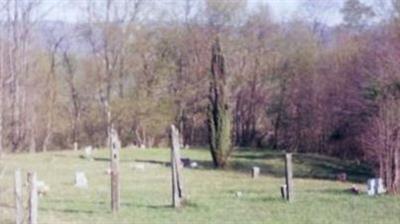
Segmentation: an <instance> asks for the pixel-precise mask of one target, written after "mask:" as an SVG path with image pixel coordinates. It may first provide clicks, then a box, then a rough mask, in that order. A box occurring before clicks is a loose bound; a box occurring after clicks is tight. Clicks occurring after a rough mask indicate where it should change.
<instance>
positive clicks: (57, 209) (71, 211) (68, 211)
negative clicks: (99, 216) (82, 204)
mask: <svg viewBox="0 0 400 224" xmlns="http://www.w3.org/2000/svg"><path fill="white" fill-rule="evenodd" d="M40 210H42V211H51V212H62V213H85V214H94V213H95V212H94V211H92V210H83V209H72V208H65V209H62V208H51V209H48V208H41V209H40Z"/></svg>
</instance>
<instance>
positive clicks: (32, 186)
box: [28, 172, 38, 224]
mask: <svg viewBox="0 0 400 224" xmlns="http://www.w3.org/2000/svg"><path fill="white" fill-rule="evenodd" d="M28 184H29V202H28V209H29V216H28V224H37V223H38V222H37V220H38V190H37V186H36V173H35V172H29V173H28Z"/></svg>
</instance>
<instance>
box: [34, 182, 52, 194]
mask: <svg viewBox="0 0 400 224" xmlns="http://www.w3.org/2000/svg"><path fill="white" fill-rule="evenodd" d="M36 187H37V191H38V194H39V196H42V195H47V193H49V191H50V187H49V186H48V185H47V184H46V183H45V182H44V181H41V180H37V181H36Z"/></svg>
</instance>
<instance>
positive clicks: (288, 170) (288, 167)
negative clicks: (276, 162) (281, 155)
mask: <svg viewBox="0 0 400 224" xmlns="http://www.w3.org/2000/svg"><path fill="white" fill-rule="evenodd" d="M285 177H286V199H287V200H288V201H289V202H292V201H293V199H294V195H293V170H292V154H291V153H286V155H285Z"/></svg>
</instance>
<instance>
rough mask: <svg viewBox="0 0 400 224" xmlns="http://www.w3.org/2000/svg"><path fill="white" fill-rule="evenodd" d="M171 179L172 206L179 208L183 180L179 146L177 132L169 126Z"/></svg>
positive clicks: (181, 198) (172, 126)
mask: <svg viewBox="0 0 400 224" xmlns="http://www.w3.org/2000/svg"><path fill="white" fill-rule="evenodd" d="M170 138H171V139H170V140H171V177H172V205H173V206H174V207H175V208H178V207H180V206H181V202H182V200H183V179H182V172H181V167H182V165H181V157H180V151H179V150H180V146H179V131H178V130H177V129H176V128H175V126H174V125H171V133H170Z"/></svg>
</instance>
